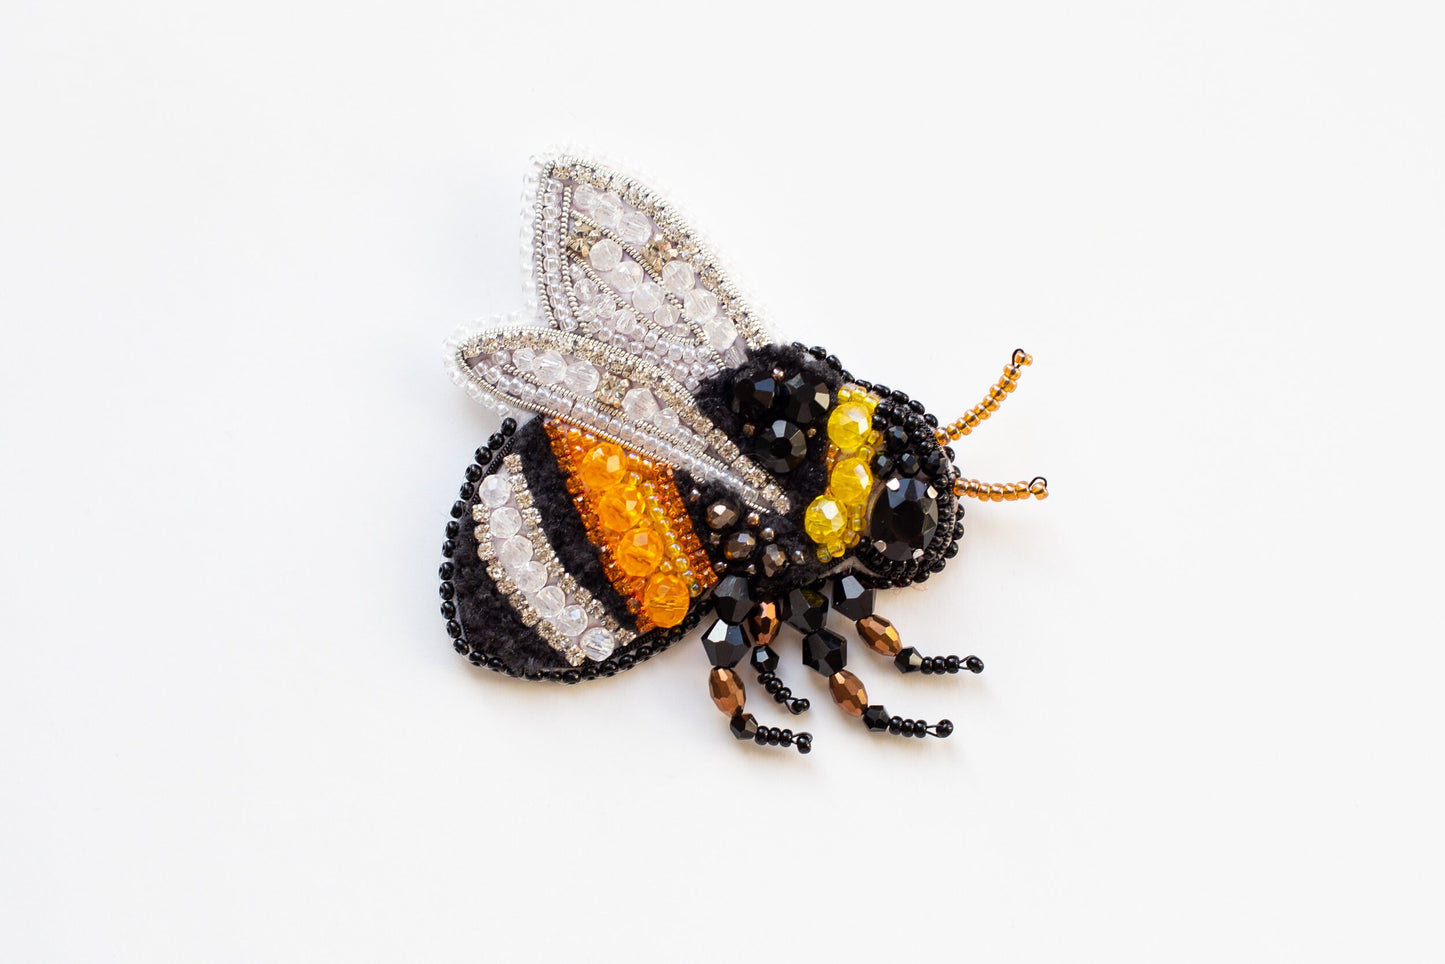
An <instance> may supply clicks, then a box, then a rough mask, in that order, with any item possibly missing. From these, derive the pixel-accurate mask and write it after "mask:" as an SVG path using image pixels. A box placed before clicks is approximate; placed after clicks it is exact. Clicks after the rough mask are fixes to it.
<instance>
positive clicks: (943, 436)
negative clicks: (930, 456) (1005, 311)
mask: <svg viewBox="0 0 1445 964" xmlns="http://www.w3.org/2000/svg"><path fill="white" fill-rule="evenodd" d="M1033 363H1034V359H1033V356H1032V355H1030V354H1029V353H1028V352H1026V351H1024V350H1023V349H1022V348H1015V349H1014V353H1013V356H1012V357H1011V358H1010V359H1009V363H1008V364H1007V365H1005V366H1004V368H1003V375H1002V376H1000V377H999V380H998V383H997V384H995V385H994V386H993V387H992V388H990V389H989V390H988V394H987V395H985V396H984V399H983V401H981V402H979V403H978V404H977V405H975V406H974V407H973V408H972V409H970V410H969V412H968V414H966V415H964V416H963V417H962V418H960V419H957V420H956V421H953V422H950V423H949V424H948V425H944V426H940V427H939V429H938V444H939V445H947V444H948V443H949V442H956V441H958V440H959V439H961V438H963V437H964V436H965V435H968V434H970V433H972V432H973V430H974V429H976V428H978V427H979V425H980V424H981V423H983V422H984V421H986V420H987V419H988V417H989V416H990V415H992V414H993V413H994V412H997V411H998V407H999V405H1000V404H1002V402H1003V400H1004V399H1005V398H1007V397H1008V396H1009V395H1010V393H1012V392H1013V390H1014V389H1016V388H1018V387H1019V376H1020V375H1021V374H1023V369H1025V368H1027V367H1028V366H1029V365H1032V364H1033Z"/></svg>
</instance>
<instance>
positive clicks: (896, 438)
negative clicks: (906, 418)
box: [883, 425, 908, 455]
mask: <svg viewBox="0 0 1445 964" xmlns="http://www.w3.org/2000/svg"><path fill="white" fill-rule="evenodd" d="M883 444H884V445H886V446H888V451H890V452H892V453H893V454H894V455H897V454H898V453H899V452H902V451H903V450H904V449H906V448H908V433H907V432H905V431H904V430H903V426H901V425H892V426H889V428H888V431H886V432H884V433H883Z"/></svg>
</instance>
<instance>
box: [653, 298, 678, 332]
mask: <svg viewBox="0 0 1445 964" xmlns="http://www.w3.org/2000/svg"><path fill="white" fill-rule="evenodd" d="M652 320H653V321H655V322H657V326H658V327H659V328H671V327H672V326H673V325H675V324H677V323H678V322H679V321H681V320H682V311H681V309H679V308H678V307H677V305H675V304H673V303H672V302H670V301H667V302H664V303H663V305H662V307H661V308H659V309H657V310H656V311H654V312H653V313H652Z"/></svg>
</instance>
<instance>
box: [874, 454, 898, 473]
mask: <svg viewBox="0 0 1445 964" xmlns="http://www.w3.org/2000/svg"><path fill="white" fill-rule="evenodd" d="M892 474H893V456H891V455H889V454H888V453H887V452H879V453H878V454H877V455H875V456H873V475H874V477H876V478H883V477H884V476H887V475H892Z"/></svg>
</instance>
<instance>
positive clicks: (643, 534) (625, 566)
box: [614, 526, 663, 576]
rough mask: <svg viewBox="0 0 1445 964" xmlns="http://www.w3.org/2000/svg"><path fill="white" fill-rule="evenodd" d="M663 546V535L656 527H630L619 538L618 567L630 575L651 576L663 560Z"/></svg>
mask: <svg viewBox="0 0 1445 964" xmlns="http://www.w3.org/2000/svg"><path fill="white" fill-rule="evenodd" d="M662 548H663V546H662V536H660V535H658V534H657V530H656V529H649V528H648V527H647V526H638V527H637V528H635V529H629V530H627V532H625V533H623V535H622V538H621V539H618V540H617V547H616V549H615V550H614V554H615V556H616V558H617V567H618V568H619V569H621V570H622V571H623V572H625V573H627V574H628V575H629V576H650V575H652V571H653V570H654V569H656V568H657V564H658V563H660V562H661V561H662Z"/></svg>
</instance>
